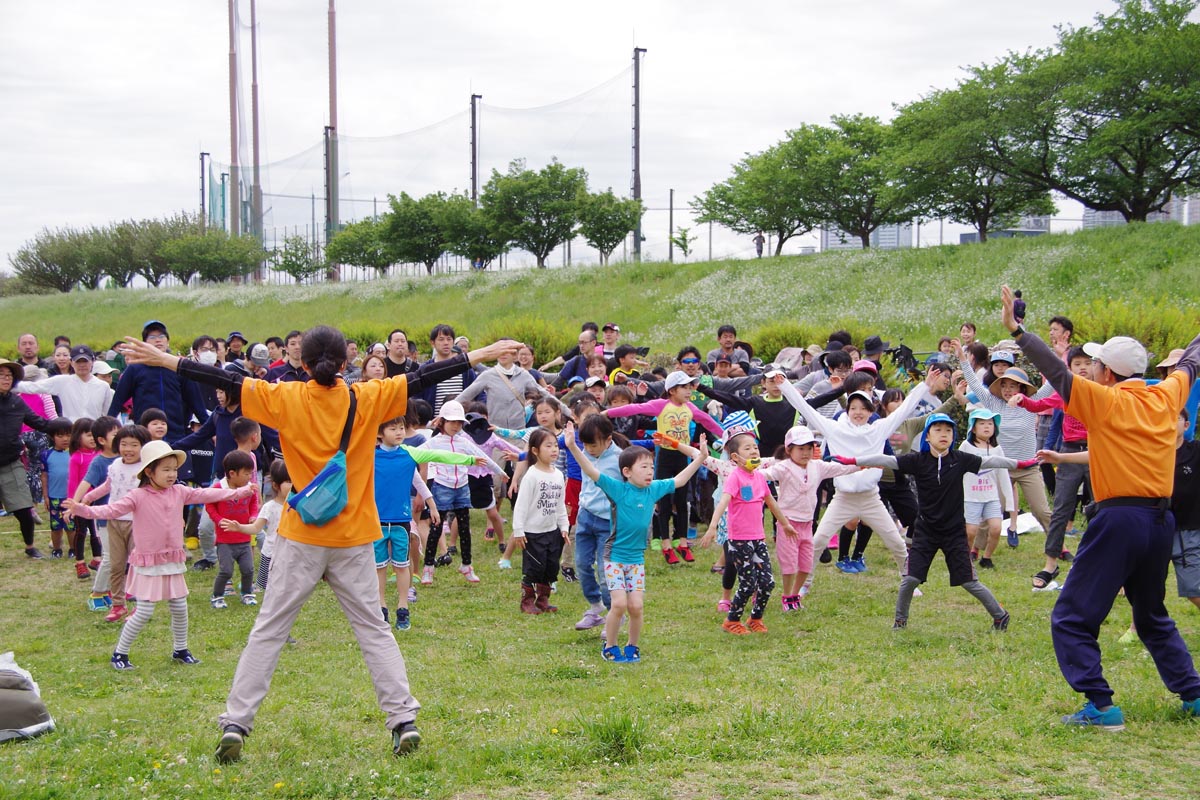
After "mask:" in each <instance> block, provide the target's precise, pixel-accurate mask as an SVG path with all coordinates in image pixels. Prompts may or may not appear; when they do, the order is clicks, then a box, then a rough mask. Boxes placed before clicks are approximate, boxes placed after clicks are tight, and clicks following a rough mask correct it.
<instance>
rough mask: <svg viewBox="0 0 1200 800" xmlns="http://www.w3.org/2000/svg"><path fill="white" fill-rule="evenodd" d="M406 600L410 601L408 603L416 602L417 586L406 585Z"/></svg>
mask: <svg viewBox="0 0 1200 800" xmlns="http://www.w3.org/2000/svg"><path fill="white" fill-rule="evenodd" d="M408 602H410V603H415V602H417V587H415V586H410V587H408Z"/></svg>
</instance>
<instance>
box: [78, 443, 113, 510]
mask: <svg viewBox="0 0 1200 800" xmlns="http://www.w3.org/2000/svg"><path fill="white" fill-rule="evenodd" d="M118 458H120V456H118V455H114V456H112V457H109V456H106V455H104V454H103V453H101V454H99V455H97V456H96V457H95V458H93V459H92V463H91V464H88V468H87V472H85V473H84V475H83V480H84V481H85V482H86V483H87V485H88V486H91V487H92V488H93V489H95V488H96V487H97V486H99V485H100V484H102V483H104V482H105V481H106V480H108V467H109V465H110V464H112V463H113V462H114V461H116V460H117V459H118ZM107 502H108V495H104V497H101V498H99V499H98V500H96V501H95V502H94V503H92V504H91V505H94V506H100V505H104V504H105V503H107Z"/></svg>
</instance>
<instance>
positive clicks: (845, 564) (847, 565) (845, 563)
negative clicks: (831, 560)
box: [835, 558, 858, 575]
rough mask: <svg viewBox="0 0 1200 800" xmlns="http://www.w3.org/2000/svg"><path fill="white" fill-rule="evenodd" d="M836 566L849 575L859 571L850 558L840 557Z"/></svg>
mask: <svg viewBox="0 0 1200 800" xmlns="http://www.w3.org/2000/svg"><path fill="white" fill-rule="evenodd" d="M835 566H836V567H837V568H838V569H839V570H841V571H842V572H844V573H846V574H847V575H853V574H854V573H856V572H858V570H856V569H855V568H854V565H853V563H851V561H850V559H849V558H839V559H838V561H837V564H836V565H835Z"/></svg>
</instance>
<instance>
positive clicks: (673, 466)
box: [653, 448, 688, 541]
mask: <svg viewBox="0 0 1200 800" xmlns="http://www.w3.org/2000/svg"><path fill="white" fill-rule="evenodd" d="M687 465H688V459H687V456H685V455H684V454H683V453H681V452H679V451H678V450H666V449H662V448H659V451H658V455H657V456H656V457H655V459H654V478H655V480H659V479H661V478H674V477H675V476H676V475H678V474H679V473H680V472H682V471H683V470H684V469H685V468H686V467H687ZM655 508H656V509H657V512H658V513H656V514H655V515H654V525H653V529H654V538H655V539H662V540H663V541H670V540H671V539H672V538H674V539H687V527H688V487H687V484H684V485H683V486H681V487H679V488H678V489H676V490H675V491H674V492H672V493H671V494H669V495H667V496H665V497H663V498H662V499H660V500H659V501H658V503H657V504H656V506H655ZM672 525H673V526H674V528H675V535H674V536H673V537H672V536H671V530H670V529H671V526H672Z"/></svg>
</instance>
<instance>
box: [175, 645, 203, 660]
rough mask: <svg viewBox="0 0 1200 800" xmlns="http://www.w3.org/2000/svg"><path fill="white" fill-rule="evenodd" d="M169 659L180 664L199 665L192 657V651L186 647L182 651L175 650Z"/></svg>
mask: <svg viewBox="0 0 1200 800" xmlns="http://www.w3.org/2000/svg"><path fill="white" fill-rule="evenodd" d="M171 658H173V659H175V660H176V661H178V662H179V663H180V664H199V663H200V659H198V658H196V657H195V656H194V655H192V651H191V650H188V649H187V648H186V647H185V648H184V649H182V650H175V651H173V652H172V653H171Z"/></svg>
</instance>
